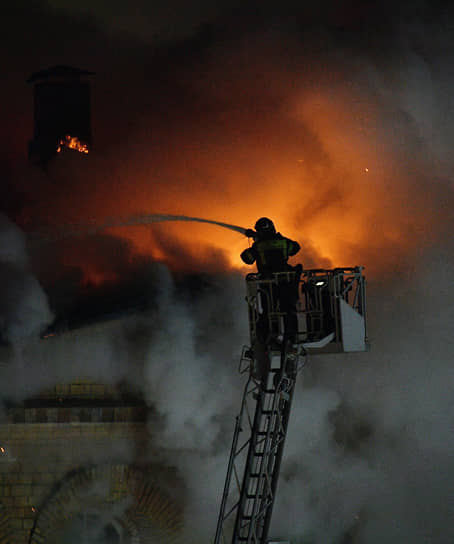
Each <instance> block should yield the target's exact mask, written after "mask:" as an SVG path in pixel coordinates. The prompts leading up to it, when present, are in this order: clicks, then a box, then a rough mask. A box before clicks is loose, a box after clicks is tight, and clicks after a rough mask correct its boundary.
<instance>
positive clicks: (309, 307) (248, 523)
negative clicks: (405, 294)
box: [214, 266, 368, 544]
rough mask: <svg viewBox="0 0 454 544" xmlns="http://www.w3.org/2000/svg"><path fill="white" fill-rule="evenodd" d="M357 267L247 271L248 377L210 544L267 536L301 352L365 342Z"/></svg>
mask: <svg viewBox="0 0 454 544" xmlns="http://www.w3.org/2000/svg"><path fill="white" fill-rule="evenodd" d="M362 270H363V268H362V267H359V266H358V267H354V268H335V269H333V270H324V269H312V270H305V271H302V270H301V268H298V267H296V268H295V269H294V270H291V271H288V272H279V273H275V274H273V275H272V276H271V277H269V278H263V277H261V276H260V275H259V274H249V275H248V276H247V277H246V286H247V296H246V300H247V303H248V311H249V328H250V342H251V345H250V346H244V347H243V351H242V355H241V360H240V368H239V370H240V372H241V373H244V374H247V376H248V379H247V383H246V386H245V389H244V394H243V399H242V403H241V409H240V412H239V414H238V416H237V418H236V425H235V431H234V435H233V443H232V448H231V452H230V458H229V463H228V468H227V477H226V481H225V486H224V492H223V495H222V500H221V507H220V512H219V518H218V524H217V528H216V536H215V540H214V544H239V543H241V542H245V543H247V544H266V543H267V542H268V532H269V527H270V522H271V514H272V509H273V504H274V499H275V496H276V489H277V481H278V477H279V470H280V464H281V460H282V454H283V450H284V443H285V438H286V434H287V426H288V421H289V417H290V410H291V404H292V397H293V392H294V388H295V381H296V376H297V373H298V370H299V368H300V367H301V366H302V364H303V363H304V359H305V357H306V355H307V354H317V353H346V352H354V351H366V350H368V340H367V330H366V296H365V295H366V293H365V278H364V276H363V275H362ZM289 301H290V303H289ZM290 314H291V315H290ZM290 328H291V329H292V330H291V334H290V335H289V329H290Z"/></svg>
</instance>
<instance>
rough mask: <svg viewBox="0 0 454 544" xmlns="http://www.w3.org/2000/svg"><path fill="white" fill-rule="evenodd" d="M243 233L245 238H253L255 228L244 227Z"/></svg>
mask: <svg viewBox="0 0 454 544" xmlns="http://www.w3.org/2000/svg"><path fill="white" fill-rule="evenodd" d="M244 234H245V236H246V237H247V238H255V230H253V229H246V230H245V232H244Z"/></svg>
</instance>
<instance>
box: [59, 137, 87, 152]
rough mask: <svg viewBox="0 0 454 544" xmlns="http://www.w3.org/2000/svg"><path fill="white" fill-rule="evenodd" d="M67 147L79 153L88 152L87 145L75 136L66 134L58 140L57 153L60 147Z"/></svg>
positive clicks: (60, 149)
mask: <svg viewBox="0 0 454 544" xmlns="http://www.w3.org/2000/svg"><path fill="white" fill-rule="evenodd" d="M64 147H67V148H68V149H74V150H75V151H78V152H79V153H85V154H86V153H88V145H87V144H84V143H82V142H81V141H80V140H79V138H77V136H70V135H69V134H66V136H65V137H64V138H62V139H61V140H60V142H59V143H58V146H57V153H61V151H62V149H63V148H64Z"/></svg>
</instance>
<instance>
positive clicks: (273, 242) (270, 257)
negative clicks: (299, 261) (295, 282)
mask: <svg viewBox="0 0 454 544" xmlns="http://www.w3.org/2000/svg"><path fill="white" fill-rule="evenodd" d="M299 250H300V245H299V244H298V242H294V241H293V240H290V239H289V238H285V237H284V236H282V234H280V233H279V232H276V233H273V234H270V235H268V236H266V237H260V238H259V239H258V240H256V241H255V242H254V243H253V244H252V246H251V247H250V248H248V249H245V250H244V251H243V253H241V259H242V260H243V261H244V262H245V263H246V264H254V262H255V263H257V270H258V272H259V274H262V275H264V276H267V275H270V274H272V273H273V272H285V271H286V270H291V266H290V265H289V264H288V263H287V260H288V258H289V257H291V256H292V255H296V254H297V253H298V251H299Z"/></svg>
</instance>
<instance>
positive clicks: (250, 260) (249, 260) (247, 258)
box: [240, 247, 255, 264]
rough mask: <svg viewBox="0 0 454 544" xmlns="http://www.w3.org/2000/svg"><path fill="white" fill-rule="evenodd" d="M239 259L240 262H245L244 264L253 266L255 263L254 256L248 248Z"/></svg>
mask: <svg viewBox="0 0 454 544" xmlns="http://www.w3.org/2000/svg"><path fill="white" fill-rule="evenodd" d="M240 257H241V260H242V261H243V262H245V263H246V264H254V262H255V255H254V252H253V251H252V248H250V247H248V248H247V249H245V250H244V251H243V253H241V255H240Z"/></svg>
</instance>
